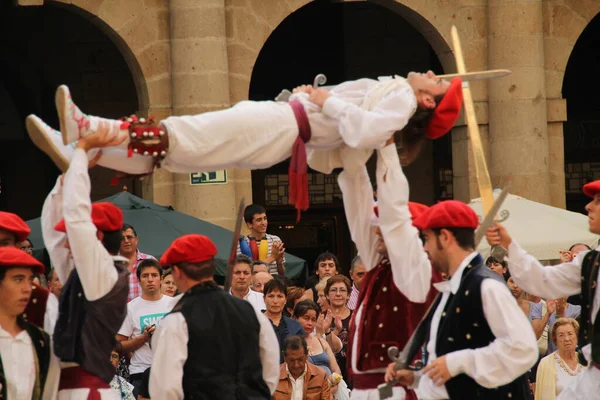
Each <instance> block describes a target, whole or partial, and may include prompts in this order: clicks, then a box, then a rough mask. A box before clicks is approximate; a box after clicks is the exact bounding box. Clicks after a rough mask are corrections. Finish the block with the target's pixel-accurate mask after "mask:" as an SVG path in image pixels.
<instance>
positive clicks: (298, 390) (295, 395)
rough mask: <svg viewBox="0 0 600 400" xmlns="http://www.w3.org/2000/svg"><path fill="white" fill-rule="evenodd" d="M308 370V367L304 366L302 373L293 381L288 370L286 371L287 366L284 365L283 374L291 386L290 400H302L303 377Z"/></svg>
mask: <svg viewBox="0 0 600 400" xmlns="http://www.w3.org/2000/svg"><path fill="white" fill-rule="evenodd" d="M307 370H308V366H306V365H305V366H304V372H303V373H302V374H300V376H299V377H298V379H294V377H293V376H292V374H290V370H289V369H288V366H287V364H285V372H287V374H288V379H289V380H290V383H291V384H292V396H291V397H290V400H303V397H302V396H303V395H304V376H305V375H306V371H307Z"/></svg>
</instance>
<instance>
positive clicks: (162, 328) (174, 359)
mask: <svg viewBox="0 0 600 400" xmlns="http://www.w3.org/2000/svg"><path fill="white" fill-rule="evenodd" d="M188 339H189V334H188V327H187V323H186V322H185V318H184V317H183V315H181V313H179V312H177V313H172V314H168V315H167V316H166V317H165V318H164V319H163V320H162V321H161V323H160V325H159V326H158V328H157V329H156V332H155V333H154V335H153V336H152V349H153V353H154V355H153V359H152V369H150V387H149V390H150V397H151V398H153V399H161V400H181V399H183V365H184V364H185V361H186V360H187V357H188Z"/></svg>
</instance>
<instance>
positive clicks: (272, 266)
mask: <svg viewBox="0 0 600 400" xmlns="http://www.w3.org/2000/svg"><path fill="white" fill-rule="evenodd" d="M263 239H267V246H268V249H269V251H268V252H267V257H270V256H271V250H272V249H273V242H278V241H279V242H281V239H280V238H279V236H276V235H269V234H268V233H267V234H265V237H264V238H263ZM243 240H244V241H245V242H246V243H248V245H250V238H249V237H248V236H244V238H243ZM240 254H242V250H241V249H240V244H239V243H238V246H237V255H240ZM253 261H256V260H253ZM283 262H284V263H285V255H284V256H283ZM268 267H269V273H270V274H271V275H278V272H277V261H273V262H272V263H271V264H269V265H268Z"/></svg>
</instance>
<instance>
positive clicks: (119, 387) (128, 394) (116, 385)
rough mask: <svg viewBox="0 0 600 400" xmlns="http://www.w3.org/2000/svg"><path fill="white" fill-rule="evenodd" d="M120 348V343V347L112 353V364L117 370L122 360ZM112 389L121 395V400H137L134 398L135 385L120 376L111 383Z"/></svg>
mask: <svg viewBox="0 0 600 400" xmlns="http://www.w3.org/2000/svg"><path fill="white" fill-rule="evenodd" d="M120 347H121V344H120V343H119V344H118V347H117V348H115V349H113V351H112V352H111V353H110V362H111V364H112V365H113V367H115V368H117V366H118V365H119V360H120V359H121V351H120ZM110 387H111V388H113V389H115V390H116V391H117V393H119V395H120V397H119V399H121V400H135V397H133V385H132V384H131V383H129V382H127V381H126V380H125V378H122V377H120V376H119V375H116V374H115V376H114V377H113V379H112V381H111V382H110Z"/></svg>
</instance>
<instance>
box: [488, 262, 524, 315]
mask: <svg viewBox="0 0 600 400" xmlns="http://www.w3.org/2000/svg"><path fill="white" fill-rule="evenodd" d="M490 269H491V268H490ZM492 271H493V272H496V271H494V270H493V269H492ZM496 273H497V272H496ZM506 284H507V285H508V288H509V289H510V291H511V293H512V295H513V296H514V297H515V299H516V300H517V303H518V304H519V307H520V308H521V310H523V313H524V314H525V315H526V316H527V318H529V321H530V322H531V320H532V311H533V307H534V303H532V302H531V301H528V300H527V299H526V298H525V297H526V293H525V292H524V291H523V289H521V288H520V287H519V285H517V284H516V282H515V281H514V280H513V278H512V277H510V276H509V277H508V280H507V281H506Z"/></svg>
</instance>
